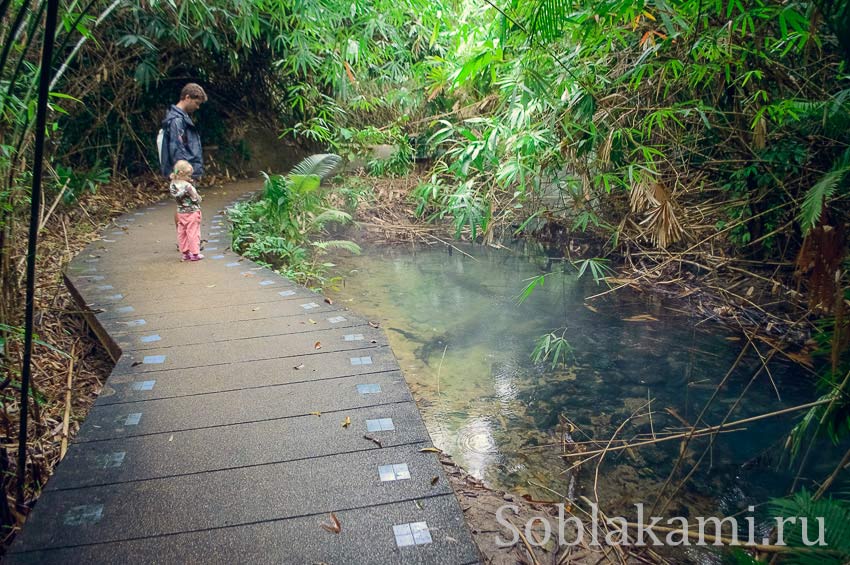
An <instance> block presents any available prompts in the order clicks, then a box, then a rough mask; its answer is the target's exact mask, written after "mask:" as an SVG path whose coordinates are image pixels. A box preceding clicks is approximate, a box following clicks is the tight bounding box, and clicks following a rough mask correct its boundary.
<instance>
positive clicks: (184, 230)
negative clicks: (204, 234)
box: [177, 210, 201, 255]
mask: <svg viewBox="0 0 850 565" xmlns="http://www.w3.org/2000/svg"><path fill="white" fill-rule="evenodd" d="M177 243H178V244H180V251H181V253H190V254H192V255H197V254H198V253H200V252H201V211H200V210H198V211H197V212H190V213H188V214H177Z"/></svg>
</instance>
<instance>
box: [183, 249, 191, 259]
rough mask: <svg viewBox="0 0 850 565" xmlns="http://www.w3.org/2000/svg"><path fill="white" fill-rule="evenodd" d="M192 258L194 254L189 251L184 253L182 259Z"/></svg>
mask: <svg viewBox="0 0 850 565" xmlns="http://www.w3.org/2000/svg"><path fill="white" fill-rule="evenodd" d="M191 260H192V254H191V253H189V252H188V251H187V252H186V253H184V254H183V259H181V261H191Z"/></svg>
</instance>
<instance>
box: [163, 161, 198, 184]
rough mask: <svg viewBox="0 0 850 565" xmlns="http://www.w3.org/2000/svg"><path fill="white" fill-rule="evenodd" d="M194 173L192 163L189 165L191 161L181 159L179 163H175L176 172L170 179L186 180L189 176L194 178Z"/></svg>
mask: <svg viewBox="0 0 850 565" xmlns="http://www.w3.org/2000/svg"><path fill="white" fill-rule="evenodd" d="M192 171H194V169H193V168H192V165H191V163H189V161H186V160H183V159H180V160H179V161H177V162H176V163H174V171H173V172H172V173H171V174H170V175H169V177H170V178H171V180H174V179H178V178H185V177H188V176H192Z"/></svg>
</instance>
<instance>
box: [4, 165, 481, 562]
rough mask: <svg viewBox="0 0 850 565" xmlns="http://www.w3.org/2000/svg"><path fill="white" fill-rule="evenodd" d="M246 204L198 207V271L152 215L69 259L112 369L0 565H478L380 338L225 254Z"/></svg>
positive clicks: (127, 220) (161, 219)
mask: <svg viewBox="0 0 850 565" xmlns="http://www.w3.org/2000/svg"><path fill="white" fill-rule="evenodd" d="M258 188H259V186H258V183H257V182H254V183H243V184H236V185H230V186H227V187H225V188H223V189H218V190H208V191H206V193H205V194H204V203H203V208H204V227H203V234H204V236H205V237H206V238H207V239H208V240H209V243H208V244H207V245H206V250H205V251H204V254H205V255H206V257H207V258H206V259H205V260H203V261H200V262H197V263H181V262H180V261H179V254H178V253H177V251H176V249H175V245H174V241H175V236H174V227H173V225H172V217H173V213H174V205H173V204H172V203H171V202H170V201H165V202H160V203H158V205H155V206H151V207H148V208H146V209H143V210H139V211H137V212H133V213H130V214H127V215H125V216H123V217H121V218H120V219H118V220H117V222H116V223H117V226H116V227H114V228H111V229H107V230H106V231H105V232H104V234H103V239H102V240H100V241H96V242H94V243H92V244H91V245H90V246H89V247H88V248H87V249H86V250H85V251H84V252H83V253H81V254H80V255H78V256H77V257H76V258H75V259H74V261H72V263H71V264H70V266H69V268H68V270H67V279H68V283H69V287H70V288H71V289H72V292H74V293H76V294H77V295H78V298H79V299H80V300H81V301H82V302H84V303H85V304H87V305H88V307H89V308H91V310H92V312H93V313H94V315H92V316H91V317H92V322H93V323H92V325H93V327H94V328H95V331H97V332H98V335H99V336H100V338H101V340H102V341H104V342H105V343H107V345H108V347H109V348H110V351H111V352H112V353H113V356H114V357H116V358H118V361H117V364H116V366H115V369H114V371H113V372H112V374H111V375H110V377H109V379H108V380H107V382H106V384H105V386H104V389H103V392H102V393H101V395H100V397H99V398H98V400H97V402H95V405H94V407H93V408H92V410H91V412H90V413H89V416H88V418H87V419H86V421H85V423H84V424H83V426H82V428H81V430H80V433H79V435H78V436H77V438H76V439H75V440H74V442H73V443H72V445H71V447H70V449H69V451H68V454H67V455H66V457H65V459H64V460H63V461H62V463H61V464H60V465H59V466H58V468H57V471H56V473H55V475H54V476H53V477H52V478H51V479H50V481H49V482H48V484H47V486H46V488H45V490H44V492H43V493H42V495H41V497H40V499H39V500H38V503H37V505H36V507H35V509H34V510H33V512H32V513H31V515H30V517H29V520H28V521H27V523H26V525H25V527H24V529H23V532H22V533H21V535H20V536H19V537H18V539H17V540H16V541H15V543H14V544H13V546H12V548H11V550H10V553H9V555H7V556H6V562H7V563H121V564H126V563H150V562H157V563H328V564H339V563H356V564H358V565H359V564H366V563H453V564H463V563H473V562H477V561H478V559H479V557H478V553H477V550H476V549H475V546H474V544H473V542H472V540H471V538H470V535H469V532H468V531H467V528H466V525H465V523H464V520H463V514H462V512H461V509H460V507H459V506H458V503H457V501H456V499H455V497H454V494H453V493H452V490H451V487H450V486H449V483H448V482H447V480H446V477H445V476H444V474H443V471H442V468H441V466H440V464H439V462H438V461H437V459H436V457H435V456H434V454H433V453H428V452H422V451H420V450H421V449H422V448H424V447H428V446H430V445H431V443H430V438H429V436H428V432H427V430H426V429H425V426H424V425H423V423H422V420H421V417H420V415H419V412H418V410H417V408H416V405H415V404H414V402H413V400H412V398H411V396H410V392H409V390H408V387H407V384H406V383H405V381H404V378H403V377H402V375H401V373H400V372H399V367H398V365H397V363H396V360H395V358H394V356H393V353H392V351H391V350H390V348H389V347H388V345H387V341H386V339H385V336H384V334H383V332H382V331H381V330H378V329H374V328H372V327H371V326H370V325H369V324H368V322H367V321H366V320H364V319H362V318H360V317H358V316H356V315H354V314H353V313H352V312H349V311H347V310H345V309H342V308H339V307H337V306H335V305H331V304H329V303H327V302H325V301H324V299H323V298H322V297H321V296H320V295H317V294H314V293H311V292H309V291H307V290H306V289H304V288H302V287H299V286H296V285H295V284H293V283H291V282H289V281H287V280H286V279H283V278H282V277H280V276H278V275H277V274H275V273H274V272H272V271H270V270H267V269H263V268H260V267H258V266H257V265H255V264H254V263H252V262H250V261H248V260H243V259H242V258H240V257H239V256H237V255H235V254H234V253H233V252H231V251H230V250H229V239H228V238H229V236H228V230H227V228H226V226H225V221H226V219H225V218H224V217H223V216H222V210H223V209H224V208H225V206H227V205H228V204H229V203H230V202H231V201H233V200H235V199H236V198H237V197H244V195H245V194H247V193H248V192H250V191H252V190H257V189H258ZM240 195H242V196H240ZM319 345H320V347H319ZM119 357H120V358H119ZM318 413H321V415H317V414H318ZM349 421H350V425H345V426H344V425H343V424H345V423H347V422H349ZM364 436H369V437H371V438H374V440H377V441H373V439H369V438H367V437H364ZM378 442H379V443H380V445H379V444H378ZM331 512H333V513H335V515H336V517H337V518H338V519H339V523H340V526H341V530H340V532H339V533H333V532H331V531H328V530H327V529H325V528H323V527H322V526H321V524H322V523H326V524H330V523H331V520H330V517H329V514H330V513H331Z"/></svg>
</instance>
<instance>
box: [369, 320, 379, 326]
mask: <svg viewBox="0 0 850 565" xmlns="http://www.w3.org/2000/svg"><path fill="white" fill-rule="evenodd" d="M369 325H370V326H372V327H373V328H380V327H381V323H380V322H372V321H369Z"/></svg>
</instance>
